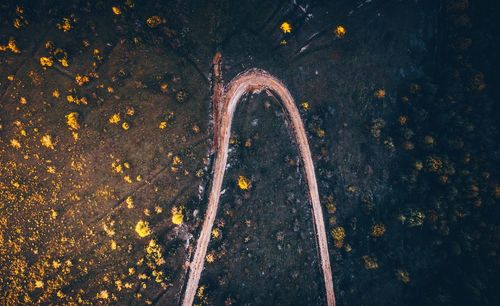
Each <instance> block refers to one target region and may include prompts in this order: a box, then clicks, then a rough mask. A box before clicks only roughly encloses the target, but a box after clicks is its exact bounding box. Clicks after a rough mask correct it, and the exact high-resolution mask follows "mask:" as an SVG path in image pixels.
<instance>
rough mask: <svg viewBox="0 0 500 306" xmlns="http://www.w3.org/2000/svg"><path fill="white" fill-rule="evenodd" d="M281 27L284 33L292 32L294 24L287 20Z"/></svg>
mask: <svg viewBox="0 0 500 306" xmlns="http://www.w3.org/2000/svg"><path fill="white" fill-rule="evenodd" d="M280 29H281V32H283V33H292V25H291V24H290V23H288V22H286V21H285V22H283V23H282V24H281V26H280Z"/></svg>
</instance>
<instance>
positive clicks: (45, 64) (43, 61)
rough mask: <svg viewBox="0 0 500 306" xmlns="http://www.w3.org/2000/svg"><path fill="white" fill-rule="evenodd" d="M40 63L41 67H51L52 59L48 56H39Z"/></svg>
mask: <svg viewBox="0 0 500 306" xmlns="http://www.w3.org/2000/svg"><path fill="white" fill-rule="evenodd" d="M40 65H42V67H52V65H54V61H53V60H52V58H50V57H45V56H42V57H40Z"/></svg>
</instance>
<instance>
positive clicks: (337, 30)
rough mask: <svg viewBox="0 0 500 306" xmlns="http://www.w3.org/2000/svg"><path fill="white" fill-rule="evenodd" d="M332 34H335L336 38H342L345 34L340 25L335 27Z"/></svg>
mask: <svg viewBox="0 0 500 306" xmlns="http://www.w3.org/2000/svg"><path fill="white" fill-rule="evenodd" d="M334 32H335V36H337V37H338V38H343V37H344V36H345V34H346V30H345V28H344V27H343V26H341V25H339V26H337V27H336V28H335V30H334Z"/></svg>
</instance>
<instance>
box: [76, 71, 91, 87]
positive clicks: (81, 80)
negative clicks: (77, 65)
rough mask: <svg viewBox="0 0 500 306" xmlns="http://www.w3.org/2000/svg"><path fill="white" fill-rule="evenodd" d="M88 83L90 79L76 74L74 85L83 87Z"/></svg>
mask: <svg viewBox="0 0 500 306" xmlns="http://www.w3.org/2000/svg"><path fill="white" fill-rule="evenodd" d="M89 81H90V79H89V77H88V76H86V75H79V74H77V75H76V76H75V82H76V84H78V86H83V85H85V84H87V83H88V82H89Z"/></svg>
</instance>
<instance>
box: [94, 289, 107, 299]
mask: <svg viewBox="0 0 500 306" xmlns="http://www.w3.org/2000/svg"><path fill="white" fill-rule="evenodd" d="M96 297H97V298H98V299H101V300H107V299H108V298H109V293H108V290H102V291H101V292H99V293H98V294H97V295H96Z"/></svg>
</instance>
